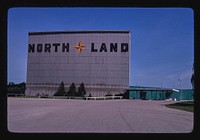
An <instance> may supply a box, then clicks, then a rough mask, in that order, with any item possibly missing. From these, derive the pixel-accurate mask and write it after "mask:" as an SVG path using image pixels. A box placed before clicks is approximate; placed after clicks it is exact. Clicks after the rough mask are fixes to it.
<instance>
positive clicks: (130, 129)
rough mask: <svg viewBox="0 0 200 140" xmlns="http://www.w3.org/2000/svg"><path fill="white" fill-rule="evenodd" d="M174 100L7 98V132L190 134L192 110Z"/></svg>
mask: <svg viewBox="0 0 200 140" xmlns="http://www.w3.org/2000/svg"><path fill="white" fill-rule="evenodd" d="M174 102H175V101H153V100H151V101H148V100H126V99H122V100H119V99H118V100H68V99H31V98H13V97H9V98H8V131H10V132H21V133H26V132H28V133H52V132H55V133H190V132H191V131H192V130H193V113H192V112H186V111H181V110H177V109H170V108H167V107H165V106H164V105H165V104H170V103H174Z"/></svg>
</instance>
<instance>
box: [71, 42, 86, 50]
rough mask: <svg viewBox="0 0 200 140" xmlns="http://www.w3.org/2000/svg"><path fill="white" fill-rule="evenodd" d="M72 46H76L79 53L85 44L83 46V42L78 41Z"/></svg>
mask: <svg viewBox="0 0 200 140" xmlns="http://www.w3.org/2000/svg"><path fill="white" fill-rule="evenodd" d="M74 48H76V49H77V50H78V52H79V53H81V52H82V50H83V49H84V48H85V46H84V45H83V43H82V42H81V41H80V42H79V43H78V45H77V46H74Z"/></svg>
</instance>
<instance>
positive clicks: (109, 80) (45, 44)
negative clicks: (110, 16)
mask: <svg viewBox="0 0 200 140" xmlns="http://www.w3.org/2000/svg"><path fill="white" fill-rule="evenodd" d="M129 55H130V32H129V31H62V32H31V33H29V37H28V65H27V89H26V94H27V95H33V96H34V95H37V94H38V93H43V94H48V95H49V96H53V95H54V93H55V92H56V90H57V88H58V86H59V85H60V83H61V82H62V81H63V82H64V84H65V89H66V90H68V88H69V86H70V85H71V84H72V83H75V84H76V85H77V86H78V85H79V84H80V83H84V85H85V88H86V93H87V95H89V94H91V95H92V96H105V95H107V94H113V95H114V94H119V93H122V92H123V91H124V89H126V88H128V86H129Z"/></svg>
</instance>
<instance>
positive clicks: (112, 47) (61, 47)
mask: <svg viewBox="0 0 200 140" xmlns="http://www.w3.org/2000/svg"><path fill="white" fill-rule="evenodd" d="M118 46H119V47H118ZM75 47H76V48H77V49H80V50H82V49H81V48H82V47H83V48H85V47H86V46H83V45H82V43H81V42H79V45H78V46H75ZM70 48H71V47H70V44H69V43H52V44H50V43H45V44H29V47H28V52H29V53H30V52H32V53H34V52H38V53H41V52H48V53H50V52H52V51H53V52H58V51H62V52H69V50H70ZM90 48H91V49H90V50H91V52H108V51H109V52H117V51H118V50H119V51H121V52H128V48H129V46H128V43H121V44H120V45H118V44H117V43H109V45H108V46H106V43H101V45H100V47H99V46H97V47H96V46H95V43H91V44H90ZM97 48H99V50H98V49H97Z"/></svg>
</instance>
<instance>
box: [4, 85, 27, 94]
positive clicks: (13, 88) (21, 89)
mask: <svg viewBox="0 0 200 140" xmlns="http://www.w3.org/2000/svg"><path fill="white" fill-rule="evenodd" d="M7 89H8V93H14V94H25V90H26V83H25V82H23V83H20V84H14V83H13V82H9V84H8V85H7Z"/></svg>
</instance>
